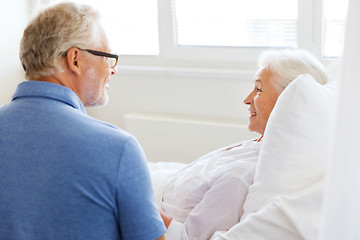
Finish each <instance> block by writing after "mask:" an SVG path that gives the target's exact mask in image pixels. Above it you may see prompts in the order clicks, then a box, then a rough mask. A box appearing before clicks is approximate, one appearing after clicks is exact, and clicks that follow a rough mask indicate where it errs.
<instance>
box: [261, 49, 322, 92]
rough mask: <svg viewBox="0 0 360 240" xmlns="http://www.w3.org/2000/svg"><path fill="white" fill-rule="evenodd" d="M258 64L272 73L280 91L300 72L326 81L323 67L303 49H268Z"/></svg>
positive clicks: (319, 81)
mask: <svg viewBox="0 0 360 240" xmlns="http://www.w3.org/2000/svg"><path fill="white" fill-rule="evenodd" d="M258 66H259V67H261V68H267V69H269V70H270V72H271V73H272V74H273V76H274V79H275V80H276V81H275V82H274V84H275V87H276V88H277V89H278V90H279V91H280V92H281V91H283V90H284V89H285V88H286V87H287V85H289V83H290V82H292V81H293V80H295V78H297V77H298V76H299V75H301V74H310V75H311V76H312V77H313V78H314V79H315V80H316V81H317V82H318V83H320V84H325V83H327V81H328V80H327V79H328V78H327V75H326V71H325V67H324V66H323V65H322V64H321V63H320V61H318V60H317V59H316V58H315V57H314V56H312V55H311V54H310V53H309V52H307V51H305V50H280V51H276V50H268V51H264V52H263V53H262V54H261V55H260V57H259V60H258Z"/></svg>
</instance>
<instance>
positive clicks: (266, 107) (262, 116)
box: [244, 68, 280, 135]
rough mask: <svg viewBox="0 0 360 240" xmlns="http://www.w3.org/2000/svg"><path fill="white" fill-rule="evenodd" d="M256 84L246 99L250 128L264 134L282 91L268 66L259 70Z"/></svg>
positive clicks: (255, 80) (256, 75) (255, 79)
mask: <svg viewBox="0 0 360 240" xmlns="http://www.w3.org/2000/svg"><path fill="white" fill-rule="evenodd" d="M254 84H255V87H254V90H253V91H251V92H250V94H249V95H248V96H247V97H246V98H245V99H244V103H245V104H247V105H249V111H250V116H249V125H248V129H249V130H250V131H254V132H257V133H260V134H261V135H264V131H265V127H266V123H267V121H268V119H269V116H270V113H271V111H272V110H273V108H274V106H275V103H276V100H277V99H278V97H279V95H280V92H279V91H278V90H277V89H276V88H275V87H274V85H275V84H274V76H273V74H272V73H271V71H270V70H269V69H267V68H261V69H259V70H258V72H257V73H256V74H255V78H254Z"/></svg>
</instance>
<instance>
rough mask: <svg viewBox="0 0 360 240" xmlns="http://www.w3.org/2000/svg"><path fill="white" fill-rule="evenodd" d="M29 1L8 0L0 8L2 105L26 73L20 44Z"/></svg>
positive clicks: (0, 90) (0, 83)
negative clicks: (23, 68)
mask: <svg viewBox="0 0 360 240" xmlns="http://www.w3.org/2000/svg"><path fill="white" fill-rule="evenodd" d="M26 3H27V1H26V0H7V1H6V4H5V3H4V2H2V4H3V6H2V7H1V8H0V30H1V37H0V52H1V54H0V105H2V104H5V103H7V102H9V101H10V100H11V96H12V94H13V92H14V90H15V88H16V85H17V84H18V83H19V82H21V81H23V79H24V74H23V71H22V68H21V64H20V60H19V44H20V39H21V35H22V32H23V30H24V27H25V25H26V23H27V5H26Z"/></svg>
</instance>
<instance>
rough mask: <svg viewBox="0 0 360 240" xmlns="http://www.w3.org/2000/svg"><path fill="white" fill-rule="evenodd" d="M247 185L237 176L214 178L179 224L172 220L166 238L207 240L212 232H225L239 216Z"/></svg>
mask: <svg viewBox="0 0 360 240" xmlns="http://www.w3.org/2000/svg"><path fill="white" fill-rule="evenodd" d="M243 177H244V176H243ZM245 177H246V176H245ZM247 178H251V177H250V175H248V176H247ZM248 182H251V179H248V180H246V181H244V180H243V179H242V178H240V177H238V176H234V177H229V176H225V177H221V178H219V179H217V180H216V181H215V182H214V183H213V185H212V186H211V187H210V188H209V190H208V191H207V192H206V193H205V195H204V197H203V199H202V200H201V201H200V202H199V203H198V204H197V205H196V206H195V207H194V208H193V209H192V211H191V212H190V213H189V215H188V217H187V218H186V219H185V222H184V223H183V224H182V223H179V222H177V221H174V220H173V221H174V222H173V221H172V223H171V224H170V226H169V228H168V231H167V233H166V236H167V237H168V238H169V239H174V240H177V239H181V240H187V239H210V238H211V236H212V235H213V234H214V233H215V232H216V231H224V230H228V229H229V228H231V227H232V226H233V225H235V224H236V223H238V222H239V220H240V217H241V215H242V214H243V204H244V201H245V198H246V195H247V193H248V185H249V184H248ZM170 236H171V238H170Z"/></svg>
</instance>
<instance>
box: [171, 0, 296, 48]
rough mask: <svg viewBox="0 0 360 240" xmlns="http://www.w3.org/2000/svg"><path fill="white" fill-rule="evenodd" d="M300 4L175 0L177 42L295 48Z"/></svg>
mask: <svg viewBox="0 0 360 240" xmlns="http://www.w3.org/2000/svg"><path fill="white" fill-rule="evenodd" d="M259 6H261V7H259ZM279 6H281V7H279ZM297 7H298V3H297V0H272V1H269V0H251V1H248V0H196V1H194V0H175V1H174V9H175V23H176V43H177V44H178V45H180V46H222V47H291V48H295V47H296V46H297V39H296V34H297V28H296V26H297V13H298V8H297Z"/></svg>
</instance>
